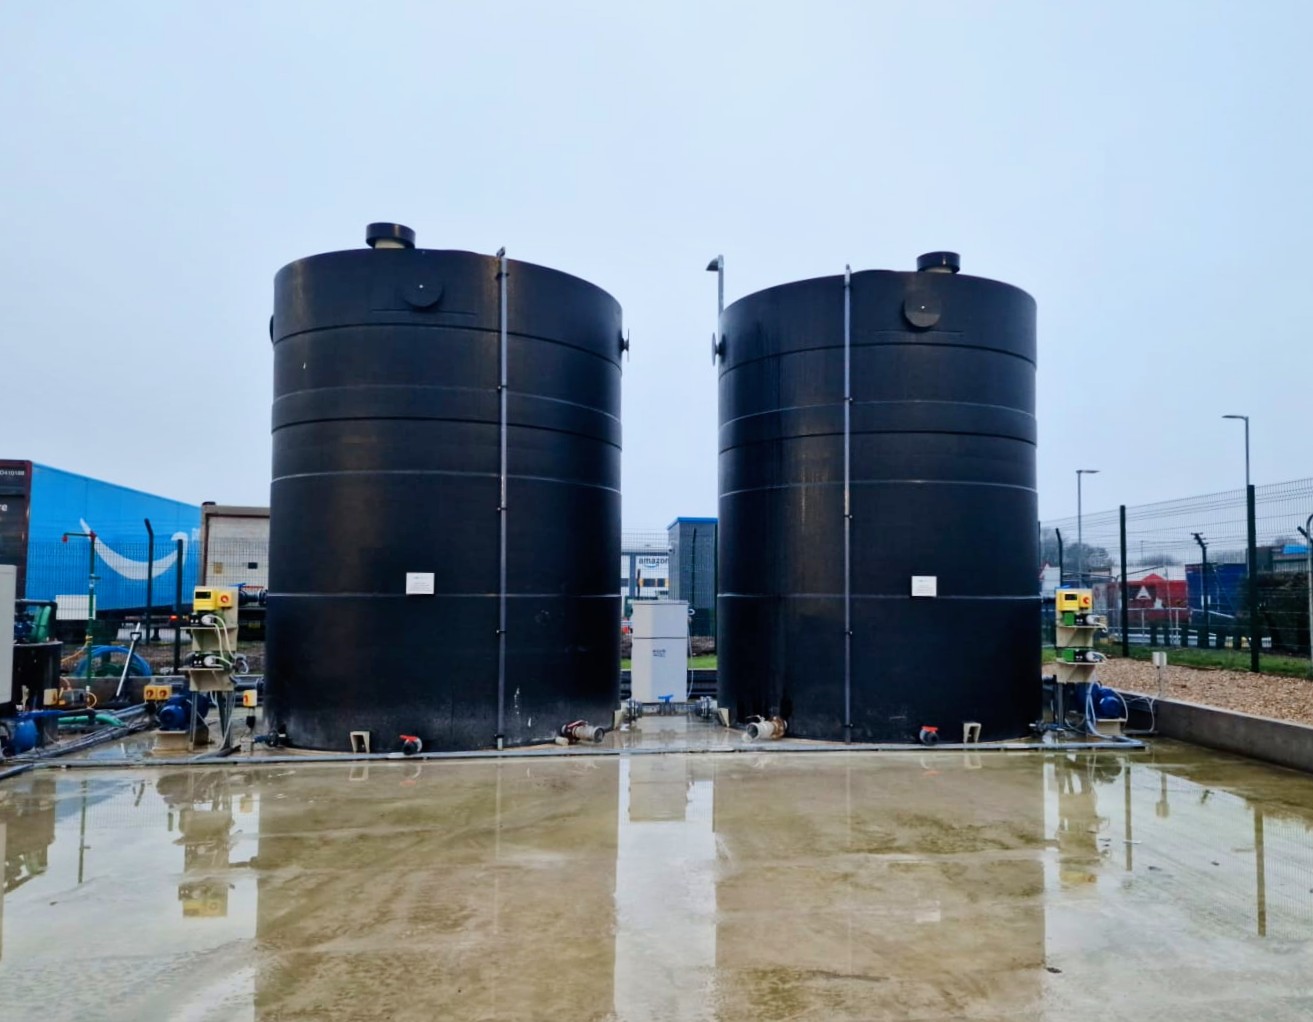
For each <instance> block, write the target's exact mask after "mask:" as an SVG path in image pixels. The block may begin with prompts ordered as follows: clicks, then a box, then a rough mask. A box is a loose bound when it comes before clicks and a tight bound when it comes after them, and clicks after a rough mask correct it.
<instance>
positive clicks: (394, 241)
mask: <svg viewBox="0 0 1313 1022" xmlns="http://www.w3.org/2000/svg"><path fill="white" fill-rule="evenodd" d="M365 244H366V245H368V246H369V247H370V248H414V247H415V232H414V231H412V230H411V229H410V228H409V227H407V226H406V225H405V224H389V223H376V224H370V225H369V226H368V227H366V228H365Z"/></svg>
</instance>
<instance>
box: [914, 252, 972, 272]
mask: <svg viewBox="0 0 1313 1022" xmlns="http://www.w3.org/2000/svg"><path fill="white" fill-rule="evenodd" d="M961 269H962V257H961V256H960V255H958V254H957V253H956V252H927V253H926V254H925V255H919V256H917V257H916V272H917V273H957V272H959V271H960V270H961Z"/></svg>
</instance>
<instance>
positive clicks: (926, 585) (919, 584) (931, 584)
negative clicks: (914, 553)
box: [912, 575, 939, 596]
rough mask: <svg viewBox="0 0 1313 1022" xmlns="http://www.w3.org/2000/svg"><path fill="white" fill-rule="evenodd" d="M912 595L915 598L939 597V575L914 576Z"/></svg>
mask: <svg viewBox="0 0 1313 1022" xmlns="http://www.w3.org/2000/svg"><path fill="white" fill-rule="evenodd" d="M912 595H913V596H938V595H939V576H938V575H913V576H912Z"/></svg>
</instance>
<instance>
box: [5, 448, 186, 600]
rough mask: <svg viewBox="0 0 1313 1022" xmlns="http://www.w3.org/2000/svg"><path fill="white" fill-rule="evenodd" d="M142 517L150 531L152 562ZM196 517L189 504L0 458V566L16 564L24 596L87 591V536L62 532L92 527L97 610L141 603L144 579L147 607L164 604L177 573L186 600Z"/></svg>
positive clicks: (170, 596)
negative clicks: (149, 588) (149, 591)
mask: <svg viewBox="0 0 1313 1022" xmlns="http://www.w3.org/2000/svg"><path fill="white" fill-rule="evenodd" d="M146 519H150V522H151V526H152V527H153V528H154V530H155V550H154V557H153V559H152V558H150V557H148V547H147V533H146V526H145V520H146ZM200 522H201V509H200V508H199V507H198V506H196V505H193V504H184V503H182V502H181V501H176V500H169V499H167V498H165V497H157V496H155V495H154V494H150V493H143V492H141V491H140V490H133V489H130V488H128V487H126V486H117V485H115V484H113V483H106V482H102V481H101V480H99V479H90V478H88V477H86V476H81V475H77V474H75V473H73V472H64V471H61V470H60V469H57V468H50V467H48V466H46V465H38V464H34V463H32V462H30V461H0V563H3V564H16V565H17V566H18V568H19V576H20V583H19V591H20V592H22V593H23V594H24V595H25V596H26V597H27V598H28V599H34V600H50V599H55V598H56V597H59V596H70V595H72V596H79V595H84V594H85V593H86V590H87V568H88V566H89V565H88V561H89V558H88V548H87V540H86V539H81V538H75V537H71V536H70V537H69V539H68V541H67V542H64V540H63V537H64V535H65V534H66V533H78V532H84V533H85V532H94V533H95V534H96V575H97V582H96V604H97V608H98V610H101V611H112V610H124V609H139V608H143V607H144V606H145V604H146V580H147V578H151V579H153V589H154V593H153V602H154V604H155V605H156V606H157V607H158V606H168V605H171V604H172V602H173V592H174V587H175V585H176V580H177V577H178V571H179V570H181V572H182V580H183V591H184V593H186V594H187V599H188V600H189V601H190V596H191V587H193V586H194V585H195V584H196V568H197V563H198V561H199V550H197V548H196V542H197V539H198V537H199V535H200ZM179 540H181V541H182V563H181V565H180V564H179V563H178V548H177V543H178V541H179ZM61 617H65V615H63V614H61Z"/></svg>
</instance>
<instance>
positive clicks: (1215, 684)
mask: <svg viewBox="0 0 1313 1022" xmlns="http://www.w3.org/2000/svg"><path fill="white" fill-rule="evenodd" d="M1096 680H1097V681H1098V682H1099V683H1100V684H1103V685H1108V686H1110V687H1112V688H1115V689H1120V690H1123V691H1127V692H1140V693H1143V694H1144V695H1151V696H1156V695H1157V694H1158V670H1157V668H1155V667H1154V666H1153V664H1150V663H1146V662H1145V661H1143V660H1109V661H1108V662H1107V663H1104V664H1102V665H1101V666H1100V667H1099V669H1098V671H1097V672H1096ZM1163 696H1164V698H1167V699H1180V700H1183V701H1185V702H1190V703H1202V704H1203V705H1205V706H1220V707H1221V708H1223V709H1226V710H1239V711H1240V712H1241V713H1252V714H1254V715H1255V716H1257V717H1272V718H1274V719H1276V720H1289V721H1295V722H1296V723H1299V724H1313V681H1307V680H1305V679H1303V678H1285V677H1281V676H1280V675H1275V674H1250V673H1249V672H1248V671H1221V670H1201V669H1199V668H1196V667H1176V666H1172V665H1171V654H1170V653H1169V654H1168V666H1167V667H1166V668H1164V669H1163Z"/></svg>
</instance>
